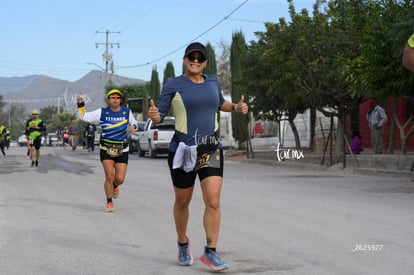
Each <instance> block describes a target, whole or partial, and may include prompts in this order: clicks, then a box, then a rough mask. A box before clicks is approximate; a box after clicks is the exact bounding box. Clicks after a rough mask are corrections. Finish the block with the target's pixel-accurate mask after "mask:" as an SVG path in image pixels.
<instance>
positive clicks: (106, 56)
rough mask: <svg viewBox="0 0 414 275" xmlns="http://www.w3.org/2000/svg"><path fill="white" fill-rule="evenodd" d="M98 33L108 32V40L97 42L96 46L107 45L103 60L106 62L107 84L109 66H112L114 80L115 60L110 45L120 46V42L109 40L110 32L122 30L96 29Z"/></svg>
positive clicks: (106, 80)
mask: <svg viewBox="0 0 414 275" xmlns="http://www.w3.org/2000/svg"><path fill="white" fill-rule="evenodd" d="M96 33H105V34H106V40H105V42H102V43H95V46H96V48H98V47H99V45H105V53H104V54H103V55H102V56H103V60H104V62H105V85H106V84H107V83H108V71H109V66H111V71H112V82H113V81H114V61H113V59H112V53H110V52H109V47H111V48H113V47H114V46H117V47H118V48H119V43H113V42H109V34H110V33H121V32H120V31H118V32H111V31H108V30H106V31H104V32H102V31H96Z"/></svg>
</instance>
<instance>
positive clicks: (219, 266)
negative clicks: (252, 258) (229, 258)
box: [200, 246, 229, 271]
mask: <svg viewBox="0 0 414 275" xmlns="http://www.w3.org/2000/svg"><path fill="white" fill-rule="evenodd" d="M200 260H201V262H202V263H203V264H205V265H207V266H208V267H210V268H211V269H213V270H214V271H220V270H226V269H229V265H228V264H227V263H226V262H225V261H223V260H222V259H221V258H220V256H219V255H218V254H217V251H214V250H209V249H208V248H207V246H205V247H204V254H203V255H201V257H200Z"/></svg>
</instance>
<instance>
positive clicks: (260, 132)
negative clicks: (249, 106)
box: [253, 122, 264, 136]
mask: <svg viewBox="0 0 414 275" xmlns="http://www.w3.org/2000/svg"><path fill="white" fill-rule="evenodd" d="M263 133H264V129H263V126H262V124H261V123H260V122H256V124H255V125H254V127H253V135H255V136H259V135H260V136H263Z"/></svg>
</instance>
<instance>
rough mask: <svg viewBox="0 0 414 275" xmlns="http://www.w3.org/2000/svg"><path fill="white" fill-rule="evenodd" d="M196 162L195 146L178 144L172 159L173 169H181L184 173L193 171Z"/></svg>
mask: <svg viewBox="0 0 414 275" xmlns="http://www.w3.org/2000/svg"><path fill="white" fill-rule="evenodd" d="M196 160H197V145H192V146H188V145H186V144H185V143H184V142H180V143H179V144H178V147H177V150H176V151H175V156H174V159H173V169H177V168H182V169H183V170H184V171H185V172H187V173H188V172H191V171H193V170H194V167H195V164H196Z"/></svg>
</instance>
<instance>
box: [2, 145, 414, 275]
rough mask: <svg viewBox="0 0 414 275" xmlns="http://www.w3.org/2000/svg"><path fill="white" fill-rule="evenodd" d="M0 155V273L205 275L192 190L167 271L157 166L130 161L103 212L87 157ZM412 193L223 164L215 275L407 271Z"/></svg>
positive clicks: (168, 207) (161, 161)
mask: <svg viewBox="0 0 414 275" xmlns="http://www.w3.org/2000/svg"><path fill="white" fill-rule="evenodd" d="M25 152H26V151H25V148H10V150H9V151H7V152H6V153H7V156H6V157H3V156H0V187H1V191H0V274H8V275H13V274H16V275H17V274H19V275H21V274H42V275H43V274H45V275H52V274H53V275H56V274H145V275H147V274H205V273H210V271H209V270H208V268H207V267H206V266H204V265H203V264H202V263H201V262H200V261H199V259H198V258H199V256H200V255H201V252H202V249H203V246H204V243H205V237H204V231H203V227H202V213H203V209H204V208H203V205H202V200H201V194H200V187H199V185H198V183H197V188H196V189H195V194H194V197H193V201H192V204H191V217H190V224H189V231H188V233H189V236H190V238H191V241H192V252H193V255H194V257H195V262H194V265H193V266H191V267H181V266H178V265H177V264H176V257H177V248H176V234H175V227H174V222H173V218H172V204H173V192H172V188H171V184H170V180H169V174H168V170H167V165H166V158H163V157H160V158H157V159H149V158H140V157H138V156H137V155H136V154H133V155H130V161H129V166H128V173H127V179H126V182H125V184H124V185H123V186H122V187H121V193H120V197H119V198H118V199H117V200H115V212H114V213H105V212H104V211H103V209H104V206H105V196H104V191H103V171H102V168H101V166H100V162H99V157H98V153H97V152H95V153H87V152H86V151H84V150H83V149H82V148H78V149H77V150H76V151H69V150H67V151H65V150H63V149H62V148H50V147H42V149H41V152H42V156H41V159H40V163H39V167H37V168H30V162H29V159H28V157H27V156H26V155H25ZM413 197H414V185H413V183H412V182H410V181H406V182H405V181H402V180H401V179H395V180H393V179H389V178H381V177H378V178H375V177H363V176H350V175H343V174H335V173H330V172H319V171H303V170H289V169H283V168H280V167H270V166H260V165H253V164H248V163H240V162H237V161H226V164H225V179H224V185H223V192H222V214H223V215H222V227H221V232H220V240H219V245H218V251H219V253H220V255H221V256H222V257H223V259H225V260H226V261H227V262H228V263H229V264H230V269H229V270H228V271H227V272H225V273H226V274H318V275H324V274H329V275H331V274H346V275H348V274H364V275H365V274H413V270H414V262H413V255H414V248H413V243H414V230H413V228H414V213H413V205H414V199H413Z"/></svg>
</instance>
